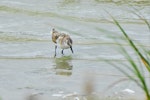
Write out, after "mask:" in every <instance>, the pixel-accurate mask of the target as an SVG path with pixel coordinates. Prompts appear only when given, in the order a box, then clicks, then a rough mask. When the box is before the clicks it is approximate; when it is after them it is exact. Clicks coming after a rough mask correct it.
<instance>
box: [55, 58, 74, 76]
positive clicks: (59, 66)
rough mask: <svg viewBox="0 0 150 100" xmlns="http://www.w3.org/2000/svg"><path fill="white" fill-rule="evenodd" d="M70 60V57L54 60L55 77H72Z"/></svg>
mask: <svg viewBox="0 0 150 100" xmlns="http://www.w3.org/2000/svg"><path fill="white" fill-rule="evenodd" d="M71 60H72V57H71V56H63V57H61V58H56V59H55V63H56V65H55V71H56V75H65V76H70V75H72V69H73V65H72V63H71Z"/></svg>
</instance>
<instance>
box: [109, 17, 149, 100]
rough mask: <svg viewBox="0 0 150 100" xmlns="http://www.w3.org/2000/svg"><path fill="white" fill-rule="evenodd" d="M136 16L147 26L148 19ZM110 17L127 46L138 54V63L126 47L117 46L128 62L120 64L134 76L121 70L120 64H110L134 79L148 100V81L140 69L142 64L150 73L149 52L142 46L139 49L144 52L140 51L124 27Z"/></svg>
mask: <svg viewBox="0 0 150 100" xmlns="http://www.w3.org/2000/svg"><path fill="white" fill-rule="evenodd" d="M110 16H111V15H110ZM138 16H139V18H141V20H143V21H144V22H145V23H146V24H147V26H148V27H149V23H148V21H147V20H146V19H143V17H141V16H140V15H138ZM111 18H112V19H113V22H114V24H115V25H116V26H117V27H118V28H119V30H120V31H121V33H122V34H123V36H124V38H125V40H126V41H127V42H128V44H129V46H130V47H131V48H132V50H133V51H134V52H135V54H136V55H137V56H138V58H139V60H138V61H139V62H138V63H140V65H139V64H138V63H137V62H136V61H135V60H134V59H133V57H132V56H131V55H130V54H129V52H128V51H127V50H126V48H125V47H123V46H122V45H121V44H120V46H119V47H120V50H121V52H122V54H123V55H124V56H125V58H126V59H127V61H128V63H129V65H125V64H122V65H123V66H124V67H126V68H127V69H128V70H129V71H130V72H131V73H133V74H134V77H133V76H132V75H130V74H129V72H127V71H125V70H123V69H122V68H120V66H118V65H116V64H112V63H111V64H112V65H113V66H114V67H116V68H117V69H118V70H119V71H121V72H122V73H123V74H125V75H126V76H127V77H128V78H129V79H131V80H132V81H134V82H135V83H136V84H137V85H138V86H139V87H141V89H142V90H143V91H144V93H145V96H146V100H150V90H149V87H148V82H147V81H146V78H145V76H144V72H143V70H141V67H142V68H143V66H144V68H145V69H146V71H147V72H148V73H150V54H149V53H148V51H147V50H146V49H145V48H144V47H141V48H140V50H141V49H143V51H144V52H141V51H140V50H139V48H138V47H137V46H136V45H135V43H134V42H133V41H132V39H131V38H130V37H129V36H128V34H127V32H126V31H125V30H124V28H123V27H122V26H121V25H120V23H119V22H118V21H117V20H116V19H115V18H114V17H113V16H111ZM142 65H143V66H142Z"/></svg>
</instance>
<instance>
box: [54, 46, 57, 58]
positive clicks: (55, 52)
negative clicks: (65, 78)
mask: <svg viewBox="0 0 150 100" xmlns="http://www.w3.org/2000/svg"><path fill="white" fill-rule="evenodd" d="M56 49H57V45H55V55H54V57H56Z"/></svg>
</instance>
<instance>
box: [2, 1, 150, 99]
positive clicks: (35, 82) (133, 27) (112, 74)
mask: <svg viewBox="0 0 150 100" xmlns="http://www.w3.org/2000/svg"><path fill="white" fill-rule="evenodd" d="M132 5H134V7H135V8H136V9H138V10H139V11H140V12H141V13H142V14H143V16H145V18H146V19H147V20H149V19H150V16H149V13H150V12H149V8H150V6H149V5H148V1H147V2H146V1H145V3H144V2H142V3H141V2H140V3H139V2H136V1H135V2H132ZM105 10H107V11H108V12H109V13H111V14H112V15H113V16H114V17H115V18H117V19H118V20H119V21H120V22H122V23H121V25H122V26H123V27H124V29H125V30H126V31H127V33H128V34H129V36H130V37H131V38H132V39H133V40H134V41H135V42H137V44H138V45H139V43H140V45H139V46H138V47H140V46H141V45H142V46H144V47H146V48H148V49H149V46H150V45H149V44H150V34H149V30H148V28H147V26H146V25H145V24H144V22H142V21H141V20H140V19H139V18H138V17H137V16H136V15H134V14H133V13H131V12H130V11H131V10H132V7H129V5H127V4H123V3H121V2H119V3H118V2H117V3H116V4H115V3H113V2H100V0H95V1H89V0H87V1H86V0H83V1H80V0H70V2H69V0H63V1H61V0H55V1H54V0H53V1H52V0H44V1H40V0H32V1H31V0H14V1H12V0H1V1H0V22H1V23H0V48H1V49H0V98H1V99H2V100H11V99H14V100H24V99H27V98H26V97H30V98H39V99H42V100H52V99H53V100H61V99H65V100H72V99H76V100H78V99H81V100H86V98H92V97H90V96H87V94H88V93H86V92H88V91H89V92H90V90H88V89H87V88H86V85H87V84H93V85H91V88H92V90H91V91H92V95H91V96H93V97H94V98H96V99H97V98H99V99H102V100H103V99H107V100H109V99H110V100H112V99H114V100H116V99H119V100H123V99H135V100H137V99H139V100H141V98H143V95H144V94H143V93H142V91H141V89H140V88H139V87H138V86H136V85H135V84H134V83H133V82H131V81H129V80H127V79H126V76H124V75H123V74H122V73H120V72H119V71H118V70H116V69H115V68H114V67H113V66H111V65H109V64H107V63H106V61H105V60H109V61H113V62H115V63H117V64H119V63H127V61H126V60H125V58H124V56H123V55H122V54H121V53H119V51H118V50H119V49H118V44H117V43H116V42H114V40H113V39H112V38H111V36H115V37H118V36H120V35H121V32H120V31H119V30H118V28H117V27H116V26H115V25H114V24H112V23H111V21H112V19H111V18H110V16H109V15H108V14H107V13H106V12H105ZM53 27H55V28H56V29H57V30H59V31H64V32H67V33H68V34H70V35H71V37H72V39H73V43H74V44H73V49H74V54H71V51H70V50H64V54H65V55H64V56H62V55H61V53H60V48H58V50H57V53H58V54H57V57H56V58H54V57H53V56H54V44H53V43H52V41H51V34H50V31H51V29H52V28H53ZM118 41H119V42H120V43H121V44H122V45H123V46H125V47H126V48H127V50H128V51H129V53H130V54H131V55H132V56H133V58H134V59H135V60H136V59H137V57H136V56H135V53H134V52H133V51H132V49H131V48H129V46H128V44H127V43H126V42H125V41H122V40H121V39H120V40H118ZM136 61H137V60H136ZM120 66H121V65H120ZM88 80H89V81H88ZM118 80H120V81H121V80H122V81H121V82H118V83H117V84H115V85H113V84H114V82H116V81H118ZM89 87H90V86H89ZM128 89H130V90H132V91H134V93H132V92H131V93H130V92H127V91H126V90H128ZM139 94H140V95H139ZM137 95H139V96H137ZM28 99H29V98H28Z"/></svg>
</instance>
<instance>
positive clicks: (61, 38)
mask: <svg viewBox="0 0 150 100" xmlns="http://www.w3.org/2000/svg"><path fill="white" fill-rule="evenodd" d="M52 41H53V42H54V43H55V55H54V57H56V49H57V46H59V47H60V48H61V49H62V51H61V54H62V55H64V53H63V51H64V49H68V48H70V50H71V52H72V53H73V49H72V44H73V41H72V39H71V38H70V36H69V35H67V34H65V33H59V32H58V31H56V30H55V29H54V28H53V29H52Z"/></svg>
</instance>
